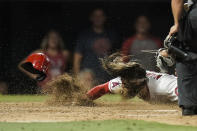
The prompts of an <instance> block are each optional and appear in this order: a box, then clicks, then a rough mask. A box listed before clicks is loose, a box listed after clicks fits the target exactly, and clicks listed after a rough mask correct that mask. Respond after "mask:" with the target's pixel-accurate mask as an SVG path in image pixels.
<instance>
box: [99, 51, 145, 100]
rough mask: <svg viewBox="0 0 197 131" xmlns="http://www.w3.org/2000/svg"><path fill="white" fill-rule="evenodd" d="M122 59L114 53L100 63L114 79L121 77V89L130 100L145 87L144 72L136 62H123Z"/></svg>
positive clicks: (118, 54) (122, 57)
mask: <svg viewBox="0 0 197 131" xmlns="http://www.w3.org/2000/svg"><path fill="white" fill-rule="evenodd" d="M126 57H129V56H126ZM124 58H125V56H122V55H121V54H120V53H115V54H112V55H111V56H109V57H106V58H104V59H101V61H102V65H103V67H104V69H105V70H106V71H107V72H109V73H110V74H111V75H113V76H115V77H117V76H120V77H121V80H122V82H123V88H125V89H126V90H127V97H129V98H132V97H134V96H136V95H137V94H138V93H139V92H140V90H141V89H142V88H144V87H146V86H147V78H146V71H145V69H143V68H142V67H141V65H140V64H138V63H137V62H136V61H129V62H124Z"/></svg>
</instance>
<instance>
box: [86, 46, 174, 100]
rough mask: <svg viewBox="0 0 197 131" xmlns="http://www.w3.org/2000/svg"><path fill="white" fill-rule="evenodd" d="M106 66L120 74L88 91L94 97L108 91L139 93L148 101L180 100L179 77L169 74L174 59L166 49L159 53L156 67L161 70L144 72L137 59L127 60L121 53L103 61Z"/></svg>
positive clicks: (112, 73)
mask: <svg viewBox="0 0 197 131" xmlns="http://www.w3.org/2000/svg"><path fill="white" fill-rule="evenodd" d="M102 64H103V67H104V68H105V69H106V70H107V71H108V72H109V73H110V74H111V75H113V76H115V77H117V78H115V79H112V80H110V81H109V82H107V83H105V84H102V85H98V86H96V87H94V88H92V89H91V90H90V91H88V93H87V95H88V97H89V98H90V99H92V100H95V99H97V98H99V97H101V96H102V95H105V94H107V93H115V94H117V93H118V94H121V95H123V96H125V97H127V98H133V97H134V96H136V95H137V96H138V97H139V98H141V99H143V100H145V101H156V100H157V101H161V102H167V101H168V102H169V101H171V102H176V101H177V100H178V89H177V77H176V76H174V75H169V74H166V73H167V72H168V71H169V69H170V70H171V68H172V67H173V65H174V64H175V63H174V60H173V59H172V57H170V56H169V55H168V54H167V51H166V50H165V49H160V50H159V53H158V55H157V66H158V67H159V68H160V70H161V71H162V72H166V73H156V72H152V71H145V70H144V69H143V68H142V67H141V65H139V64H138V63H137V62H136V61H132V60H131V61H130V62H127V63H125V62H124V57H123V56H121V55H120V54H113V55H111V56H109V57H107V58H105V59H103V60H102Z"/></svg>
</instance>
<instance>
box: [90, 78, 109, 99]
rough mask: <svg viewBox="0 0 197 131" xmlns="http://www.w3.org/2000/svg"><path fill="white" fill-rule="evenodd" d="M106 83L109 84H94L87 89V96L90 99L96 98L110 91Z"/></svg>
mask: <svg viewBox="0 0 197 131" xmlns="http://www.w3.org/2000/svg"><path fill="white" fill-rule="evenodd" d="M108 85H109V82H107V83H105V84H102V85H98V86H95V87H94V88H92V89H91V90H89V91H88V93H87V96H88V97H89V98H90V99H91V100H96V99H98V98H99V97H101V96H103V95H105V94H107V93H110V90H109V88H108Z"/></svg>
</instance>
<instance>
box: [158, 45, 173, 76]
mask: <svg viewBox="0 0 197 131" xmlns="http://www.w3.org/2000/svg"><path fill="white" fill-rule="evenodd" d="M162 51H166V52H167V49H165V48H161V49H159V50H158V52H157V54H156V61H157V67H158V68H159V69H160V72H162V73H168V74H173V73H174V71H175V69H174V66H175V59H174V58H173V57H172V56H171V55H167V56H163V54H162V53H161V52H162Z"/></svg>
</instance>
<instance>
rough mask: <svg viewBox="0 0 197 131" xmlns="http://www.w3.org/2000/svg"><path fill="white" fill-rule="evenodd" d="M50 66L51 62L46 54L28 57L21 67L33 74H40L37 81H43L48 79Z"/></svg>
mask: <svg viewBox="0 0 197 131" xmlns="http://www.w3.org/2000/svg"><path fill="white" fill-rule="evenodd" d="M49 65H50V60H49V58H48V57H47V55H45V54H44V53H33V54H31V55H29V56H28V57H27V59H26V60H25V63H24V64H22V65H21V66H22V67H23V68H24V69H25V70H27V71H28V72H30V73H32V74H39V75H40V77H38V78H37V80H39V81H42V80H44V79H45V78H46V73H47V71H48V68H49Z"/></svg>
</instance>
